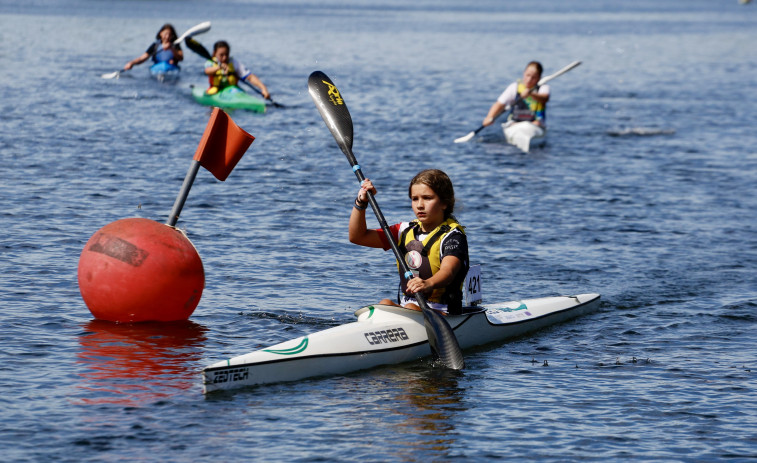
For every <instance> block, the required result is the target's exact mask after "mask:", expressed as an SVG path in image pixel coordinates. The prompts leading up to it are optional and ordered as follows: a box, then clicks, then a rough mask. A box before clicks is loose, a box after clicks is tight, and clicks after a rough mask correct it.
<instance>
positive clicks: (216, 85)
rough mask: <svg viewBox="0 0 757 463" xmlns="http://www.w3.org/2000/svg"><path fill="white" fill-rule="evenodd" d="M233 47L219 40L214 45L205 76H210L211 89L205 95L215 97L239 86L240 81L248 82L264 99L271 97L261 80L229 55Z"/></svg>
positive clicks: (206, 65) (207, 62) (206, 64)
mask: <svg viewBox="0 0 757 463" xmlns="http://www.w3.org/2000/svg"><path fill="white" fill-rule="evenodd" d="M230 51H231V47H229V44H228V43H227V42H226V41H225V40H219V41H218V42H216V43H215V44H214V45H213V58H212V59H209V60H208V61H206V62H205V74H206V75H207V76H208V81H209V83H210V87H209V88H208V89H207V90H206V92H205V93H207V94H208V95H213V94H216V93H218V92H219V91H220V90H223V89H224V88H225V87H228V86H230V85H237V83H238V82H239V80H240V79H241V80H246V81H247V82H249V83H251V84H252V85H254V86H255V87H257V88H258V89H259V90H260V94H261V95H263V98H265V99H268V98H269V97H270V96H271V95H270V94H269V93H268V89H267V88H266V86H265V85H264V84H263V82H261V80H260V79H259V78H258V76H256V75H255V74H253V73H252V72H250V71H249V70H248V69H247V68H246V67H245V65H244V64H243V63H242V62H241V61H239V60H237V59H235V58H232V57H231V56H230V55H229V53H230Z"/></svg>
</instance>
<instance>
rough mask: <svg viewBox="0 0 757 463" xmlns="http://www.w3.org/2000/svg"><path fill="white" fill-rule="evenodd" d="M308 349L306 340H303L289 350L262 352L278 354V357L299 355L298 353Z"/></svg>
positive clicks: (265, 350) (267, 350) (266, 350)
mask: <svg viewBox="0 0 757 463" xmlns="http://www.w3.org/2000/svg"><path fill="white" fill-rule="evenodd" d="M307 348H308V338H303V339H302V342H301V343H300V344H299V345H297V346H295V347H292V348H290V349H263V351H264V352H270V353H272V354H279V355H294V354H299V353H300V352H302V351H304V350H305V349H307Z"/></svg>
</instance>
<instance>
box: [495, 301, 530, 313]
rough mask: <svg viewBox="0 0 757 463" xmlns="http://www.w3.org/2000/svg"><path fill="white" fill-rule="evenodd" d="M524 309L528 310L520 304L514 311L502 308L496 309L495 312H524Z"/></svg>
mask: <svg viewBox="0 0 757 463" xmlns="http://www.w3.org/2000/svg"><path fill="white" fill-rule="evenodd" d="M526 309H528V307H526V304H524V303H522V302H521V303H520V305H519V306H518V307H516V308H514V309H511V308H510V307H503V308H501V309H497V310H499V311H501V312H517V311H518V310H526Z"/></svg>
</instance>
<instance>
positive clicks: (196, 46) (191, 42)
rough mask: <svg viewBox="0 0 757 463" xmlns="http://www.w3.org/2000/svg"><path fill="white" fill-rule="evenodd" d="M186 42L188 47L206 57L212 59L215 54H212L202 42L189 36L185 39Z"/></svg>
mask: <svg viewBox="0 0 757 463" xmlns="http://www.w3.org/2000/svg"><path fill="white" fill-rule="evenodd" d="M184 43H186V44H187V48H189V49H190V50H192V51H193V52H195V53H197V54H198V55H200V56H202V57H203V58H205V59H212V58H213V56H212V55H211V54H210V52H209V51H208V50H206V49H205V47H203V46H202V44H201V43H200V42H198V41H197V40H195V39H193V38H191V37H187V40H185V41H184Z"/></svg>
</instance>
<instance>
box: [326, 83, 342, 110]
mask: <svg viewBox="0 0 757 463" xmlns="http://www.w3.org/2000/svg"><path fill="white" fill-rule="evenodd" d="M322 82H323V83H324V84H326V85H327V86H328V87H329V100H330V101H331V104H333V105H334V106H339V105H343V104H344V100H343V99H342V95H340V94H339V89H337V88H336V85H334V84H332V83H331V82H327V81H325V80H324V81H322Z"/></svg>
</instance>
